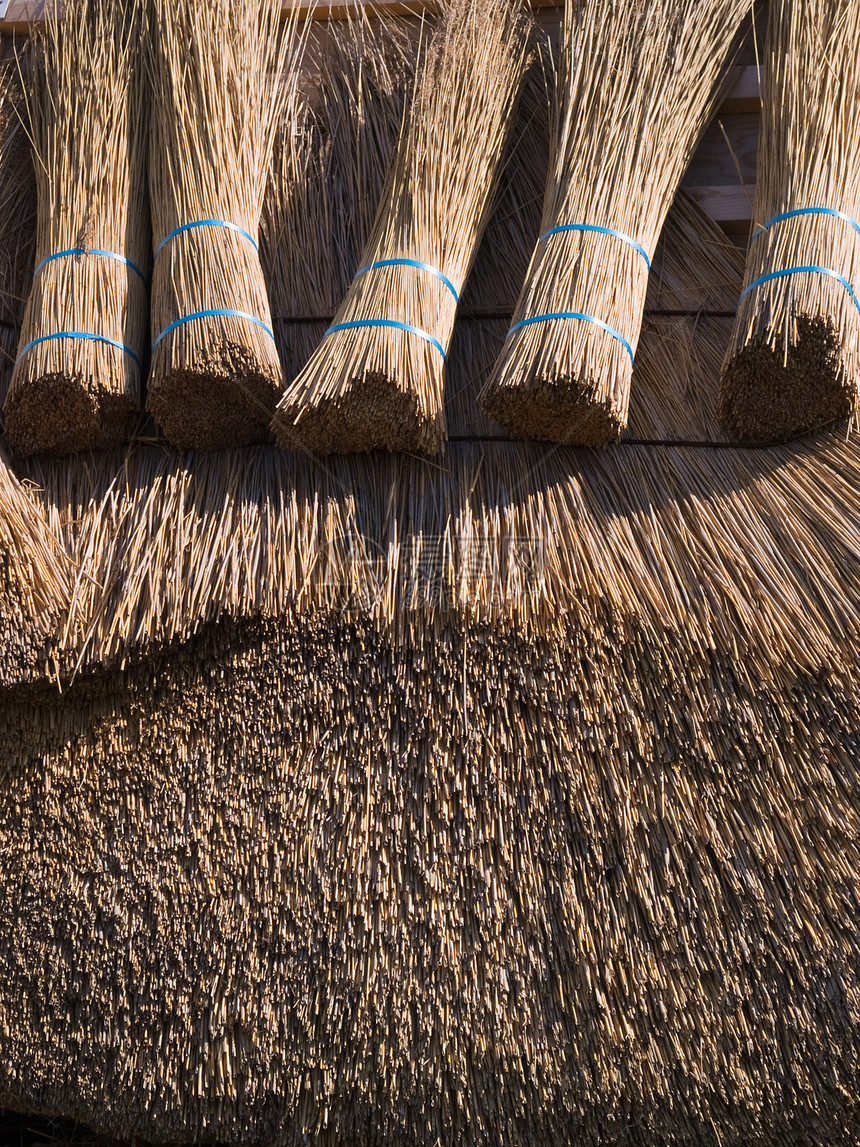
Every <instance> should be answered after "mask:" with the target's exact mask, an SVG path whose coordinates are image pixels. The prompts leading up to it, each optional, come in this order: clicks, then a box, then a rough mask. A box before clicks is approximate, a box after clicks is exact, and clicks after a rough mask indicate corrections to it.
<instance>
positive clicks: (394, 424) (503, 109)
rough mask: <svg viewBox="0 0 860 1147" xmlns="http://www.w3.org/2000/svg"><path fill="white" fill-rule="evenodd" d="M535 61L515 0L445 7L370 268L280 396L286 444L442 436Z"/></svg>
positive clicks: (429, 440)
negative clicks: (447, 396)
mask: <svg viewBox="0 0 860 1147" xmlns="http://www.w3.org/2000/svg"><path fill="white" fill-rule="evenodd" d="M527 61H528V24H527V22H526V21H525V19H524V18H523V15H522V14H521V11H520V6H519V4H518V3H517V2H515V0H505V2H504V3H499V2H498V0H451V2H450V3H449V4H448V5H447V6H446V8H445V11H444V15H443V18H442V22H441V25H440V26H439V28H438V30H437V32H436V35H435V36H434V38H433V40H432V42H431V44H430V47H429V49H428V52H427V57H426V59H425V61H424V65H423V68H422V71H421V78H420V82H419V83H418V86H417V90H416V92H415V96H414V100H413V106H412V111H411V114H410V117H409V121H408V124H407V126H406V128H405V130H404V134H403V137H402V140H401V144H400V147H399V149H398V152H397V159H396V162H395V165H394V167H393V169H392V171H391V172H390V177H389V181H388V190H387V193H386V195H385V197H384V198H383V201H382V203H381V205H380V208H379V213H378V215H377V219H376V224H375V226H374V229H373V234H372V235H371V238H370V240H369V242H368V244H367V247H366V248H365V250H364V253H363V255H362V258H361V268H360V269H359V272H358V274H357V275H356V277H355V279H354V281H353V283H352V286H351V287H350V288H349V290H348V292H347V295H346V298H345V299H344V301H343V304H342V305H341V307H340V309H339V311H338V312H337V315H336V317H335V322H334V324H333V326H332V327H331V328H330V330H329V333H328V335H327V337H326V338H325V340H324V342H323V344H322V346H321V347H320V348H319V350H318V351H317V353H316V354H315V355H314V357H313V358H312V360H311V362H310V363H309V364H308V366H307V367H306V369H305V370H304V371H303V372H302V373H301V375H300V376H299V377H298V378H297V379H296V381H295V382H294V383H293V384H292V385H291V386H290V387H289V389H288V390H287V393H286V394H285V396H284V398H283V400H282V402H281V403H280V405H279V407H278V413H277V415H276V418H275V421H274V424H273V428H274V431H275V435H276V437H277V439H278V441H279V442H280V443H281V445H284V446H295V445H297V444H301V445H302V446H305V447H307V448H310V449H313V450H320V451H325V452H338V453H342V452H349V451H355V450H370V449H373V448H374V447H382V448H385V449H388V450H397V449H405V450H415V451H419V452H423V453H433V452H435V451H437V450H439V449H440V448H441V445H442V443H443V441H444V438H445V425H444V415H443V408H442V397H443V367H444V361H445V356H446V353H447V350H448V346H449V343H450V339H451V332H452V329H453V324H454V317H455V315H456V311H457V304H458V301H459V294H460V292H461V291H462V288H463V285H464V283H465V280H466V276H467V274H468V272H469V268H470V267H471V264H472V261H473V259H474V257H475V252H476V249H477V246H478V242H479V241H480V238H481V235H482V233H483V230H484V228H485V226H486V223H487V219H488V216H489V211H490V208H491V206H492V201H493V192H494V188H495V185H496V182H497V178H498V174H499V170H500V167H501V160H502V158H503V154H504V148H505V142H506V140H507V137H508V133H509V131H510V128H511V126H512V124H513V119H514V113H515V110H516V103H517V96H518V93H519V88H520V84H521V81H522V78H523V74H524V72H525V68H526V65H527ZM414 263H418V264H420V266H415V265H412V264H414ZM428 268H429V269H428Z"/></svg>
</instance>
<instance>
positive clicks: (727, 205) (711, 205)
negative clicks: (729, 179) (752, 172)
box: [687, 184, 755, 237]
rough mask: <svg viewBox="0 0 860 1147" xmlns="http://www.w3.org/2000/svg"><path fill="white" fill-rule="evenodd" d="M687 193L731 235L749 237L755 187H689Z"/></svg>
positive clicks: (739, 185) (727, 185)
mask: <svg viewBox="0 0 860 1147" xmlns="http://www.w3.org/2000/svg"><path fill="white" fill-rule="evenodd" d="M687 191H688V192H689V193H690V195H691V196H692V197H693V199H695V200H696V202H697V203H698V204H699V206H700V207H701V208H702V209H703V210H704V211H705V212H706V213H707V214H708V215H710V217H711V218H712V219H713V220H714V221H715V222H717V223H719V225H720V226H721V227H722V228H723V230H724V231H726V232H727V233H728V234H729V235H736V236H744V237H745V236H748V234H749V229H750V220H751V219H752V213H753V201H754V199H755V187H749V186H747V185H741V184H735V185H734V186H732V185H729V184H725V185H722V184H721V185H719V186H716V187H688V188H687Z"/></svg>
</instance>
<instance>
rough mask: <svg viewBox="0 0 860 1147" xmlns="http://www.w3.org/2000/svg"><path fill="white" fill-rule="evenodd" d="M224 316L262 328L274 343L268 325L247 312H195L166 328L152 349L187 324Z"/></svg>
mask: <svg viewBox="0 0 860 1147" xmlns="http://www.w3.org/2000/svg"><path fill="white" fill-rule="evenodd" d="M222 315H223V316H227V317H232V318H235V319H247V320H248V322H249V323H254V325H255V326H258V327H261V328H262V329H263V330H264V331H265V332H266V334H267V335H268V336H269V338H270V339H272V340H273V341H274V338H275V336H274V334H273V333H272V331H270V330H269V328H268V327H267V326H266V324H265V323H264V322H263V320H262V319H258V318H257V317H256V316H255V315H249V314H248V313H247V311H227V310H215V311H195V313H194V314H193V315H185V316H184V318H181V319H177V320H176V322H173V323H171V324H170V326H169V327H165V328H164V330H163V331H162V332H161V334H160V335H159V336H158V338H157V339H156V340H155V342H154V343H153V344H152V349H153V350H155V348H156V347H157V346H158V344H159V343H160V342H161V340H162V339H163V338H166V337H167V335H169V334H170V332H171V331H175V330H176V328H177V327H181V326H183V325H184V324H185V323H191V322H194V320H195V319H209V318H217V317H219V316H222Z"/></svg>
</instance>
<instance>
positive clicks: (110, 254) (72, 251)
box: [33, 247, 146, 286]
mask: <svg viewBox="0 0 860 1147" xmlns="http://www.w3.org/2000/svg"><path fill="white" fill-rule="evenodd" d="M70 255H101V256H102V257H103V258H105V259H116V261H117V262H118V263H124V264H125V266H126V267H129V268H130V269H131V270H132V271H134V273H135V275H137V277H138V278H139V279H140V281H141V282H142V283H143V285H144V286H146V275H144V273H143V271H141V269H140V267H135V265H134V263H132V261H131V259H126V257H125V255H117V253H116V251H101V250H98V249H97V248H95V247H93V248H91V249H90V250H87V249H86V248H85V247H70V248H69V250H68V251H58V252H57V253H56V255H49V256H48V257H47V259H43V260H42V262H41V263H40V264H39V266H38V267H37V268H36V270H35V271H34V272H33V278H34V279H35V278H36V276H37V275H38V274H39V272H40V271H41V270H42V268H43V267H47V265H48V264H49V263H53V261H54V260H55V259H65V258H67V257H68V256H70Z"/></svg>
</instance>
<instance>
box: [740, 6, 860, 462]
mask: <svg viewBox="0 0 860 1147" xmlns="http://www.w3.org/2000/svg"><path fill="white" fill-rule="evenodd" d="M858 43H860V6H858V5H857V4H855V3H848V4H846V3H840V2H838V0H796V2H795V0H791V2H789V0H772V3H771V5H770V24H769V31H768V39H767V57H766V63H765V69H764V77H763V83H762V105H763V106H762V129H761V135H760V137H759V153H758V181H757V186H756V198H755V210H754V219H755V224H756V227H757V230H756V231H755V233H754V235H753V237H752V241H751V243H750V247H749V255H748V258H747V269H746V279H745V282H744V287H745V291H744V294H743V295H742V296H741V302H740V306H739V308H738V316H737V321H736V323H735V328H734V333H733V336H732V344H731V347H730V349H729V353H728V356H727V358H726V364H725V369H724V373H723V385H722V393H721V398H720V416H721V419H722V421H723V424H724V425H725V427H726V428H727V429H728V430H729V431H730V432H731V433H732V434H734V435H736V436H737V437H739V438H754V439H756V438H757V439H764V440H774V439H785V438H789V437H791V436H792V435H794V434H798V433H801V432H803V431H806V430H811V429H814V428H815V427H819V426H823V425H826V424H827V423H830V422H833V421H834V420H835V419H843V418H848V417H849V416H850V415H851V414H852V413H853V412H854V410H855V408H856V404H857V391H858V383H860V158H859V157H858V147H860V96H858V91H860V62H858V56H857V45H858ZM810 209H811V210H810ZM795 212H797V213H798V214H793V213H795ZM840 212H841V213H842V214H841V215H840V214H839V213H840ZM785 216H788V218H785ZM771 276H774V277H771Z"/></svg>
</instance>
